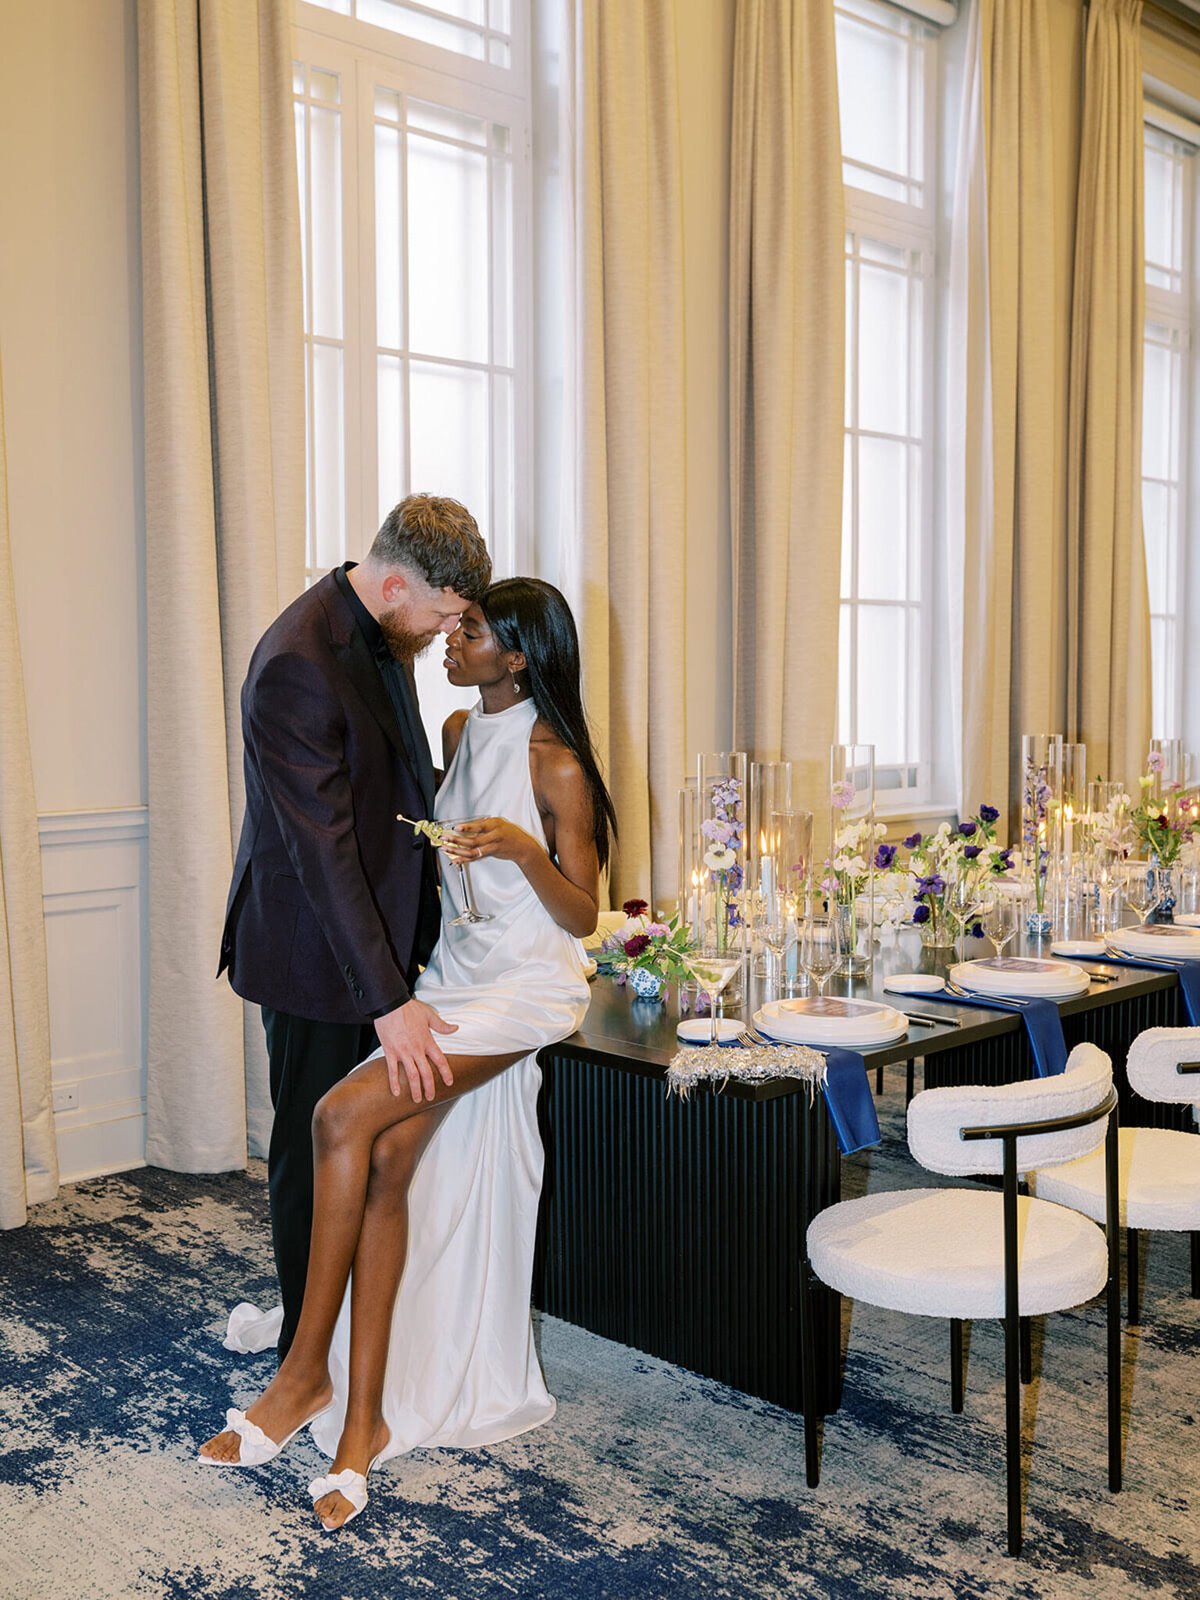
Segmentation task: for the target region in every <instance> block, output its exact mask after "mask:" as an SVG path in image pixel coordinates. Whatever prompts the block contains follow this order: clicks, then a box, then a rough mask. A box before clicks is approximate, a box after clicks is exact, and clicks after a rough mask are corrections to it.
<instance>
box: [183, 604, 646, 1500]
mask: <svg viewBox="0 0 1200 1600" xmlns="http://www.w3.org/2000/svg"><path fill="white" fill-rule="evenodd" d="M445 664H446V670H447V674H448V676H449V678H450V681H451V683H454V684H458V685H473V686H477V687H478V689H479V692H480V700H479V702H478V703H477V704H476V705H475V707H474V708H473V709H472V710H471V711H470V712H469V713H468V712H456V713H455V714H454V715H453V716H452V717H451V718H450V719H449V721H448V722H447V724H446V727H445V729H444V730H443V744H444V753H445V761H446V769H447V770H446V777H445V780H444V782H443V783H442V786H441V788H440V789H439V791H438V796H437V802H436V806H435V815H436V817H437V819H438V820H439V821H444V822H455V824H456V826H455V829H454V835H455V838H456V840H457V841H458V842H459V848H458V849H457V850H454V849H450V848H448V849H447V850H446V852H445V854H446V855H447V856H449V857H450V861H451V862H452V863H453V862H454V861H455V860H464V861H466V862H469V872H470V881H471V888H472V891H473V894H474V898H475V902H476V905H477V906H478V909H479V910H480V911H482V912H487V913H490V914H491V920H489V921H484V922H476V923H461V924H459V923H456V921H455V919H456V918H459V917H460V916H461V915H462V912H463V910H464V909H465V908H464V906H463V905H462V903H461V888H460V880H459V873H458V872H457V871H456V870H454V867H453V866H452V865H451V866H444V869H443V878H442V934H441V939H440V941H439V943H438V946H437V948H436V950H435V951H434V954H433V956H432V958H431V960H430V964H429V966H428V968H427V969H426V970H425V972H424V973H422V975H421V977H420V979H419V980H418V983H417V987H416V992H417V993H418V994H419V995H420V997H421V999H422V1000H424V1001H425V1002H426V1003H427V1004H428V1005H430V1006H432V1007H433V1009H434V1010H435V1011H436V1012H437V1013H438V1014H439V1015H440V1016H441V1018H442V1019H443V1021H444V1022H445V1023H446V1024H449V1025H451V1026H452V1029H453V1031H452V1032H450V1033H448V1034H446V1035H445V1041H444V1042H445V1044H446V1046H447V1049H446V1055H447V1059H448V1065H449V1075H450V1077H451V1078H452V1082H450V1083H444V1084H438V1085H437V1086H436V1090H435V1095H434V1098H433V1100H432V1103H431V1102H430V1101H428V1100H425V1101H414V1100H413V1099H412V1097H411V1095H410V1092H409V1089H408V1085H407V1083H406V1082H405V1081H404V1079H403V1076H402V1075H400V1076H399V1081H396V1080H395V1079H393V1081H392V1082H391V1083H389V1078H388V1070H387V1063H386V1061H385V1060H384V1058H383V1057H382V1056H377V1057H373V1058H372V1059H371V1060H369V1061H364V1062H363V1063H362V1065H361V1066H359V1067H357V1068H356V1069H355V1070H354V1071H353V1072H352V1073H350V1074H349V1076H348V1077H347V1078H345V1079H343V1081H342V1082H341V1083H340V1084H338V1085H337V1086H336V1087H335V1088H334V1089H332V1090H331V1091H330V1093H329V1094H327V1095H326V1096H325V1098H324V1099H323V1100H322V1101H321V1103H320V1105H319V1106H318V1107H317V1113H316V1116H315V1117H314V1119H313V1144H314V1155H315V1167H316V1188H315V1204H314V1218H313V1234H312V1248H311V1252H310V1257H309V1269H308V1278H307V1280H306V1283H305V1290H304V1305H303V1311H302V1314H301V1317H300V1321H299V1323H298V1326H297V1329H296V1335H295V1338H294V1340H293V1342H292V1345H291V1348H290V1349H289V1351H288V1353H287V1356H286V1358H285V1359H284V1361H283V1363H282V1365H281V1366H280V1368H279V1371H278V1373H277V1374H276V1376H275V1378H274V1379H273V1380H272V1381H271V1383H270V1384H269V1385H268V1387H267V1388H266V1390H264V1392H263V1394H262V1395H261V1396H260V1397H259V1398H258V1400H256V1401H255V1402H254V1404H253V1405H252V1406H250V1408H249V1410H248V1411H247V1412H245V1413H243V1412H240V1411H229V1412H227V1414H226V1419H227V1422H228V1423H229V1426H228V1428H227V1429H225V1430H224V1431H223V1432H221V1433H219V1434H217V1435H216V1436H215V1437H214V1438H212V1439H210V1440H209V1441H208V1442H207V1443H206V1444H205V1445H203V1446H202V1447H201V1451H200V1455H201V1459H202V1460H204V1461H206V1462H208V1463H210V1464H211V1465H214V1466H253V1465H259V1464H261V1463H263V1462H265V1461H268V1460H271V1459H272V1458H273V1457H274V1456H275V1455H277V1454H278V1453H279V1451H280V1450H281V1449H282V1448H283V1446H284V1445H285V1444H286V1443H287V1442H288V1440H289V1439H290V1438H292V1437H293V1436H294V1434H295V1433H297V1432H299V1430H300V1429H301V1428H302V1427H304V1426H305V1425H306V1424H307V1423H312V1426H313V1434H314V1436H315V1438H316V1440H317V1443H318V1444H319V1445H320V1447H321V1448H322V1449H323V1450H324V1451H325V1453H326V1454H328V1455H331V1456H332V1457H333V1471H332V1473H330V1474H329V1475H328V1476H326V1477H323V1478H319V1479H317V1480H316V1481H315V1482H314V1483H313V1484H312V1485H311V1491H312V1496H313V1501H314V1505H315V1509H316V1513H317V1517H318V1519H319V1521H320V1523H321V1525H322V1527H324V1528H326V1529H329V1530H332V1529H335V1528H339V1527H342V1526H344V1525H345V1524H346V1523H347V1522H349V1521H350V1520H351V1519H352V1518H353V1517H355V1516H357V1514H358V1513H359V1511H361V1510H362V1508H363V1506H365V1504H366V1501H367V1492H366V1476H367V1473H368V1471H369V1470H370V1468H371V1467H373V1466H374V1465H375V1464H376V1462H378V1461H380V1460H383V1459H386V1458H387V1457H388V1456H391V1455H396V1454H399V1453H400V1452H402V1451H405V1450H411V1449H413V1448H415V1447H416V1446H418V1445H447V1444H456V1445H465V1446H473V1445H480V1444H489V1443H494V1442H495V1441H497V1440H499V1439H504V1438H509V1437H510V1436H512V1435H513V1434H516V1433H521V1432H524V1431H525V1430H526V1429H528V1428H533V1427H536V1426H538V1424H539V1423H541V1422H545V1421H546V1420H547V1419H548V1418H549V1417H551V1416H552V1415H553V1414H554V1401H553V1399H552V1398H551V1397H550V1395H549V1394H548V1393H547V1391H546V1387H545V1384H544V1382H543V1379H542V1375H541V1370H540V1368H539V1366H538V1362H537V1356H536V1352H535V1351H534V1348H533V1341H532V1335H531V1328H530V1320H529V1287H530V1277H531V1273H532V1263H533V1240H534V1229H535V1226H536V1221H537V1207H538V1196H539V1193H540V1190H541V1180H542V1148H541V1141H540V1139H539V1137H538V1131H537V1115H536V1101H537V1091H538V1086H539V1083H540V1081H541V1075H540V1072H539V1069H538V1066H537V1052H538V1051H539V1050H540V1049H541V1048H542V1047H544V1046H545V1045H548V1044H552V1043H554V1042H555V1041H556V1040H558V1039H562V1038H565V1037H566V1036H567V1035H568V1034H570V1033H573V1032H574V1031H575V1029H576V1028H577V1027H578V1026H579V1024H580V1022H581V1021H582V1019H583V1015H584V1012H585V1011H586V1009H587V996H588V991H587V981H586V978H585V975H584V957H583V951H582V946H581V944H580V942H579V941H580V939H581V938H582V937H583V936H585V935H587V934H589V933H591V932H592V931H593V930H594V929H595V926H596V918H597V904H598V893H599V875H600V871H601V870H602V868H603V867H604V865H605V864H606V862H607V859H608V846H609V837H610V833H612V834H615V819H614V815H613V808H612V801H611V800H610V798H609V795H608V791H607V789H606V788H605V786H604V781H603V779H602V778H601V776H600V772H599V769H598V767H597V764H596V760H595V757H594V755H593V753H592V748H591V741H590V739H589V736H588V731H587V723H586V719H585V716H584V712H583V706H582V702H581V699H580V687H579V647H578V641H577V637H576V633H575V625H574V622H573V620H572V618H571V613H570V610H569V608H568V607H567V604H566V601H565V600H564V599H563V597H562V596H561V595H560V594H559V592H558V590H557V589H554V588H552V587H551V586H550V585H549V584H546V583H541V582H540V581H538V580H536V579H529V578H512V579H508V580H506V581H505V582H502V583H498V584H494V585H493V586H492V588H491V589H489V591H488V593H487V594H486V595H485V596H484V598H483V600H482V601H481V602H480V604H479V605H473V606H471V607H470V609H469V610H468V611H466V612H464V613H463V617H462V620H461V622H460V624H459V626H458V628H457V629H456V630H455V632H454V633H453V634H451V635H450V638H449V640H448V641H447V645H446V663H445ZM464 818H466V819H472V820H467V821H462V820H460V819H464ZM404 825H405V824H404V823H401V822H398V823H397V826H404ZM435 1132H436V1133H437V1137H436V1138H435V1137H434V1134H435ZM393 1307H394V1315H393Z"/></svg>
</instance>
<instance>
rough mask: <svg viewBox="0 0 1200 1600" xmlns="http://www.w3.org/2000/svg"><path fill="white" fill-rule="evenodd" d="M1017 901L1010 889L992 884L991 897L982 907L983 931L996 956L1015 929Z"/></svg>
mask: <svg viewBox="0 0 1200 1600" xmlns="http://www.w3.org/2000/svg"><path fill="white" fill-rule="evenodd" d="M1017 922H1018V915H1017V901H1016V897H1015V896H1014V895H1013V894H1012V893H1011V891H1010V890H1009V889H1007V888H1005V887H1004V886H1002V885H1001V884H998V883H997V884H993V886H992V897H991V899H990V900H989V901H988V902H987V903H986V905H985V906H984V907H983V931H984V933H985V935H986V936H987V938H988V940H989V942H990V944H991V946H992V949H993V950H995V952H996V955H997V958H999V957H1000V956H1002V955H1003V954H1004V947H1005V946H1006V945H1007V944H1008V943H1009V942H1010V940H1011V939H1013V938H1014V937H1015V935H1016V931H1017Z"/></svg>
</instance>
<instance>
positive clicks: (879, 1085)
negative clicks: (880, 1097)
mask: <svg viewBox="0 0 1200 1600" xmlns="http://www.w3.org/2000/svg"><path fill="white" fill-rule="evenodd" d="M875 1093H876V1094H882V1093H883V1068H882V1067H876V1068H875Z"/></svg>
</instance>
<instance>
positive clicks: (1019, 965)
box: [971, 956, 1063, 974]
mask: <svg viewBox="0 0 1200 1600" xmlns="http://www.w3.org/2000/svg"><path fill="white" fill-rule="evenodd" d="M971 965H972V966H973V967H987V968H988V970H989V971H990V972H1023V973H1026V974H1029V973H1034V972H1052V973H1053V972H1061V971H1062V966H1063V964H1062V962H1061V961H1034V960H1032V959H1031V958H1030V957H1029V956H985V957H984V958H983V960H982V961H972V962H971Z"/></svg>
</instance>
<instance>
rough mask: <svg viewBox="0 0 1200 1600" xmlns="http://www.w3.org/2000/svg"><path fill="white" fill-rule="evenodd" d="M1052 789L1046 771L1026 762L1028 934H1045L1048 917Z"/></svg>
mask: <svg viewBox="0 0 1200 1600" xmlns="http://www.w3.org/2000/svg"><path fill="white" fill-rule="evenodd" d="M1053 799H1054V790H1053V788H1052V786H1051V784H1050V781H1049V776H1048V773H1047V769H1046V768H1045V767H1044V766H1038V765H1036V764H1035V763H1034V762H1032V761H1026V763H1025V773H1024V778H1023V787H1022V791H1021V847H1022V855H1023V858H1024V861H1025V863H1026V866H1027V867H1028V869H1029V873H1030V877H1031V878H1032V880H1033V909H1032V910H1030V912H1029V915H1028V917H1027V919H1026V927H1027V929H1028V931H1029V932H1030V933H1032V934H1041V933H1049V932H1050V927H1051V918H1050V915H1049V913H1048V912H1047V910H1046V877H1047V874H1048V873H1049V871H1050V806H1051V802H1052V801H1053Z"/></svg>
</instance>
